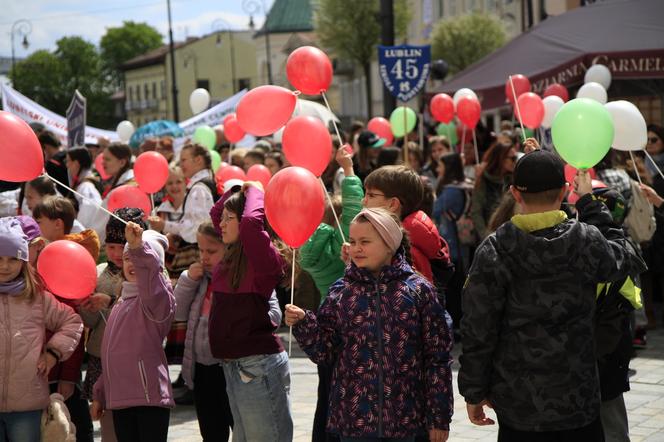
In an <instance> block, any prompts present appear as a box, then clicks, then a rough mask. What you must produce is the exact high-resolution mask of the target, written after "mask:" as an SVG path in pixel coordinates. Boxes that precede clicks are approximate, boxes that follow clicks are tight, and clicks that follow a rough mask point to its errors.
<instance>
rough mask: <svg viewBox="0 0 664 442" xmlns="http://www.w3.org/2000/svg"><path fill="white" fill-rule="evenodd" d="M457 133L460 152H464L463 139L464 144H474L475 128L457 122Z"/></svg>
mask: <svg viewBox="0 0 664 442" xmlns="http://www.w3.org/2000/svg"><path fill="white" fill-rule="evenodd" d="M456 134H457V143H458V144H457V145H458V146H459V153H461V152H463V146H462V145H461V142H462V141H463V143H464V144H466V143H470V144H473V130H472V129H471V128H469V127H468V126H466V125H465V124H457V127H456ZM480 159H481V158H480Z"/></svg>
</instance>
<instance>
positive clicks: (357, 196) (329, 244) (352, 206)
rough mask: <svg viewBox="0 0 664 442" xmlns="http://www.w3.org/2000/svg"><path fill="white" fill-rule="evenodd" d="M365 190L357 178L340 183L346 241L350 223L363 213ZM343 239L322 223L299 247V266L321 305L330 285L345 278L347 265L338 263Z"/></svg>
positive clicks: (342, 222) (330, 227)
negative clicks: (307, 276) (311, 280)
mask: <svg viewBox="0 0 664 442" xmlns="http://www.w3.org/2000/svg"><path fill="white" fill-rule="evenodd" d="M362 198H364V190H363V189H362V181H360V179H359V178H358V177H356V176H348V177H346V178H344V180H343V182H342V183H341V200H342V206H343V209H342V214H341V219H340V220H339V221H340V222H341V229H342V230H343V232H344V236H345V237H346V239H348V230H349V228H350V222H351V221H352V220H353V218H355V215H357V214H358V213H359V212H360V210H362ZM342 244H343V239H342V237H341V234H340V233H339V229H337V228H335V227H332V226H330V225H329V224H325V223H321V224H320V225H319V226H318V228H317V229H316V231H315V232H314V234H313V235H311V238H309V240H308V241H307V242H306V243H305V244H304V245H303V246H302V247H301V248H300V250H299V258H300V266H302V268H303V269H304V270H305V271H307V272H308V273H309V274H310V275H311V277H312V278H313V279H314V282H315V283H316V287H318V290H319V291H320V295H321V303H322V302H323V300H325V297H326V296H327V291H328V290H329V288H330V286H331V285H332V284H333V283H334V282H335V281H336V280H337V279H339V278H341V277H342V276H343V275H344V269H345V268H346V265H345V264H344V262H343V261H342V260H341V257H340V255H341V245H342Z"/></svg>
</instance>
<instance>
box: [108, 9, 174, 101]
mask: <svg viewBox="0 0 664 442" xmlns="http://www.w3.org/2000/svg"><path fill="white" fill-rule="evenodd" d="M162 44H163V41H162V35H161V34H160V33H159V32H158V31H157V30H156V29H155V28H153V27H152V26H150V25H148V24H147V23H135V22H133V21H125V22H123V24H122V26H121V27H119V28H109V29H108V30H107V31H106V34H105V35H104V36H103V37H102V38H101V41H100V43H99V47H100V49H101V59H102V70H103V72H104V75H106V76H107V77H108V78H109V79H110V84H111V85H112V86H113V87H114V88H115V89H122V86H123V85H124V78H123V75H122V71H121V70H120V66H121V65H122V63H124V62H125V61H127V60H130V59H132V58H134V57H136V56H138V55H141V54H144V53H146V52H148V51H151V50H153V49H156V48H158V47H160V46H161V45H162Z"/></svg>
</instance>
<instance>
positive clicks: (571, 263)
mask: <svg viewBox="0 0 664 442" xmlns="http://www.w3.org/2000/svg"><path fill="white" fill-rule="evenodd" d="M567 187H568V185H567V184H566V183H565V177H564V171H563V163H562V161H561V160H560V159H559V158H558V157H557V156H556V155H555V154H552V153H549V152H545V151H541V150H537V151H534V152H531V153H528V154H526V155H525V156H524V157H523V158H522V159H520V160H519V162H518V163H517V165H516V167H515V172H514V185H513V186H512V187H511V192H512V194H513V195H514V198H515V199H516V201H517V202H518V203H519V204H520V205H521V207H522V213H523V214H522V215H516V216H514V217H513V218H512V220H511V221H510V222H507V223H505V224H503V226H501V227H500V228H499V229H498V230H497V231H496V232H495V233H494V234H491V235H490V236H489V237H488V238H487V239H486V240H484V241H483V242H482V244H480V246H479V248H478V250H477V253H476V255H475V260H474V262H473V266H472V268H471V270H470V274H469V277H468V281H467V282H466V287H465V290H464V293H463V311H464V317H463V319H462V321H461V333H462V338H463V341H462V342H463V352H462V355H461V357H460V362H461V369H460V372H459V390H460V392H461V394H462V395H463V396H464V398H465V399H466V403H467V404H466V405H467V409H468V416H469V418H470V420H471V421H472V422H473V423H475V424H477V425H489V424H493V421H492V420H491V419H489V418H487V417H486V416H485V414H484V411H483V410H484V409H483V407H484V405H488V406H493V408H494V409H495V410H496V414H497V416H498V421H499V424H500V429H499V433H498V441H510V442H519V441H528V442H532V441H548V440H563V439H564V440H568V441H573V440H583V441H584V442H585V441H603V440H604V436H603V432H602V426H601V422H600V419H599V410H600V394H599V380H598V376H597V368H596V359H595V351H594V345H593V315H594V311H595V296H596V291H597V284H598V283H600V282H613V281H619V280H620V279H622V278H625V277H626V276H627V275H629V274H639V273H641V272H642V271H643V270H644V269H645V264H644V263H643V261H642V260H641V259H640V257H639V256H638V254H637V253H636V252H635V251H634V249H633V248H632V247H631V246H629V245H628V243H627V242H626V240H625V236H624V234H623V232H622V230H621V229H616V228H613V227H612V218H611V214H610V213H609V212H608V210H607V209H606V207H605V206H604V205H603V204H602V203H601V202H600V201H598V200H596V199H595V198H593V196H592V194H591V190H592V187H591V179H590V176H589V175H588V173H587V172H585V171H582V172H580V173H579V175H578V176H577V179H576V183H575V187H576V189H575V190H576V192H577V193H578V194H579V195H580V196H581V198H580V199H579V201H578V203H577V205H576V206H577V210H578V212H579V220H578V221H577V220H568V219H567V216H566V215H565V213H564V212H562V211H560V210H559V208H560V204H561V202H562V200H563V197H564V195H565V193H566V192H567Z"/></svg>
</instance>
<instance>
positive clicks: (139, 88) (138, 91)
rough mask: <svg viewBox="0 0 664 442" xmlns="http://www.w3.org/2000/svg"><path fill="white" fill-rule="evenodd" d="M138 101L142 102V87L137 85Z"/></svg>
mask: <svg viewBox="0 0 664 442" xmlns="http://www.w3.org/2000/svg"><path fill="white" fill-rule="evenodd" d="M136 101H141V86H140V85H138V84H137V85H136Z"/></svg>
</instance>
